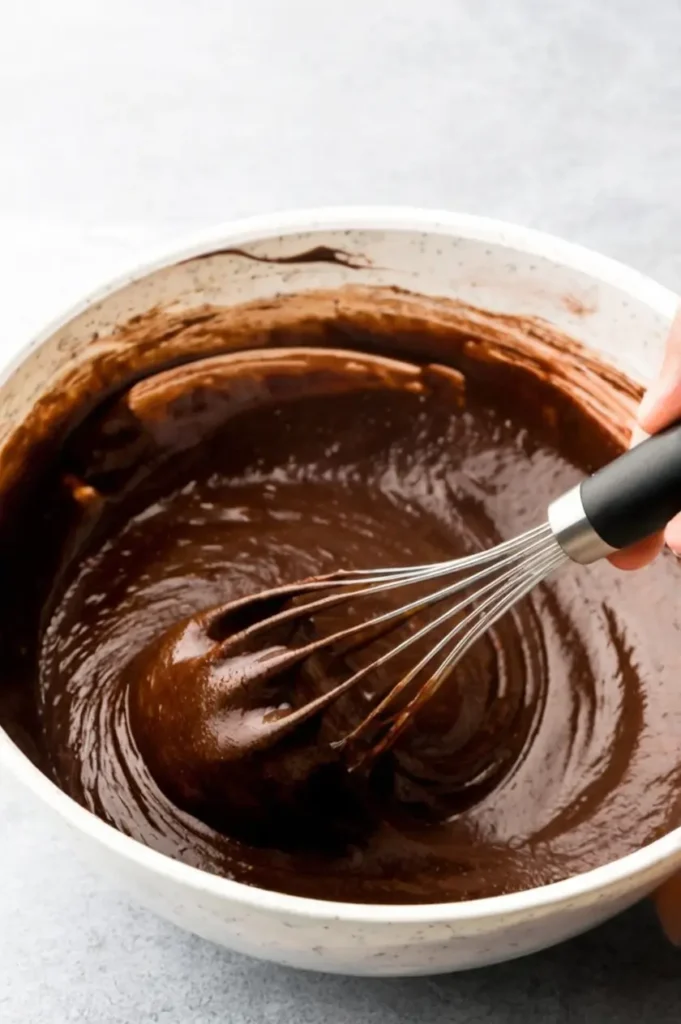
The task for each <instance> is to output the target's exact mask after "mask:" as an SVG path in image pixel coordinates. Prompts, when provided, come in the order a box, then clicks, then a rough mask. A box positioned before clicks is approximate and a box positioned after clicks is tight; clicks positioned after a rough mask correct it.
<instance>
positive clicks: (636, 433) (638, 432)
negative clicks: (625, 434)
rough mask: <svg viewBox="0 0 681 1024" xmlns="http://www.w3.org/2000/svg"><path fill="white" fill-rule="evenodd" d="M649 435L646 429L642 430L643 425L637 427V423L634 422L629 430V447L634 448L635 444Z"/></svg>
mask: <svg viewBox="0 0 681 1024" xmlns="http://www.w3.org/2000/svg"><path fill="white" fill-rule="evenodd" d="M649 437H650V434H649V433H648V432H647V431H646V430H644V429H643V427H639V425H638V423H635V424H634V426H633V429H632V431H631V439H630V441H629V447H630V448H635V447H636V445H637V444H640V443H641V441H645V440H647V439H648V438H649Z"/></svg>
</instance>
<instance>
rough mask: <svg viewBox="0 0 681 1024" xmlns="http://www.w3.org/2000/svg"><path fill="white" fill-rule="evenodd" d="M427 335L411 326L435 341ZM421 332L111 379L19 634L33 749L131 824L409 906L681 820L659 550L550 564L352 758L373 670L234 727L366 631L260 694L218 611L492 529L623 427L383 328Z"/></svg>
mask: <svg viewBox="0 0 681 1024" xmlns="http://www.w3.org/2000/svg"><path fill="white" fill-rule="evenodd" d="M445 333H446V332H445ZM405 339H406V342H405ZM431 342H432V339H431V338H429V335H428V332H427V331H426V330H423V332H422V337H421V340H420V345H421V348H422V350H423V352H424V353H427V352H428V350H429V345H430V344H431ZM414 344H415V343H414V333H413V329H412V327H411V326H410V329H409V331H406V330H405V334H404V338H400V334H399V331H397V332H393V334H392V340H390V339H387V338H384V339H383V340H382V341H381V344H380V345H372V344H365V345H362V346H361V347H363V348H366V350H367V351H366V352H365V353H362V352H361V347H360V345H359V344H358V345H357V348H358V349H360V350H359V351H356V352H355V353H349V352H345V353H344V352H330V351H324V350H322V349H307V350H283V351H281V350H280V351H278V352H277V351H275V352H269V354H268V353H266V352H255V353H251V354H249V355H246V356H244V355H241V356H234V355H226V356H217V357H215V358H211V359H208V360H200V361H197V362H193V363H191V364H189V366H184V367H180V368H178V369H174V370H168V371H164V372H162V373H157V374H154V375H152V376H151V377H149V378H148V379H146V380H144V381H142V382H141V383H138V384H136V385H134V386H132V387H130V388H129V389H127V390H125V391H124V392H123V393H122V394H121V395H120V396H119V397H118V398H117V399H116V400H115V401H113V402H109V403H107V404H106V405H105V406H104V407H102V408H101V409H99V410H96V411H95V412H94V414H92V415H90V417H89V418H88V419H87V420H86V422H85V423H84V424H83V425H82V426H81V427H80V428H79V429H78V430H76V431H75V432H74V433H73V434H72V435H71V437H70V439H69V440H68V441H67V443H66V444H65V445H64V446H63V447H62V450H61V453H60V455H59V457H58V459H57V463H56V464H57V466H58V472H57V473H56V475H55V479H58V484H57V483H55V484H54V486H55V487H57V491H58V495H59V500H60V501H61V502H62V503H63V506H64V508H65V509H70V510H71V511H72V512H73V510H74V509H75V510H76V512H75V513H74V523H72V524H71V525H70V526H69V529H68V530H66V531H62V532H61V534H60V536H61V538H62V539H61V541H60V543H61V548H60V554H59V556H58V557H57V558H55V559H54V562H55V563H57V564H60V565H61V568H60V569H59V570H58V571H57V570H56V569H55V570H54V571H53V572H52V576H51V579H52V582H51V583H50V587H49V589H50V596H49V599H48V600H47V602H46V603H45V607H44V611H43V616H42V623H41V626H40V629H39V634H38V639H37V644H36V646H35V647H34V651H33V655H32V657H33V658H34V664H35V666H36V668H37V672H38V677H39V678H38V709H39V730H40V732H39V746H40V748H41V750H42V751H43V753H44V755H45V756H46V757H47V760H48V763H49V770H50V771H51V772H52V774H53V776H54V777H55V778H56V780H57V781H58V782H59V784H60V785H61V786H62V787H63V788H64V789H65V790H66V791H67V792H69V793H70V794H71V795H72V796H74V797H75V798H76V799H77V800H78V801H80V802H81V803H83V804H84V805H85V806H86V807H88V808H90V809H91V810H93V811H94V812H95V813H96V814H98V815H100V816H101V817H103V818H104V819H105V820H107V821H109V822H111V823H112V824H114V825H115V826H116V827H118V828H120V829H121V830H122V831H124V832H126V833H128V834H129V835H132V836H134V837H135V838H138V839H140V840H141V841H143V842H145V843H147V844H149V845H150V846H152V847H154V848H156V849H158V850H161V851H163V852H165V853H167V854H169V855H171V856H174V857H177V858H179V859H182V860H185V861H187V862H188V863H191V864H194V865H196V866H199V867H202V868H205V869H206V870H210V871H214V872H217V873H222V874H225V875H227V876H228V877H231V878H236V879H237V880H240V881H244V882H247V883H250V884H254V885H259V886H262V887H267V888H273V889H278V890H281V891H285V892H291V893H298V894H302V895H307V896H315V897H319V898H322V899H324V898H332V899H337V900H348V901H358V902H379V903H391V902H394V903H420V902H439V901H447V900H458V899H471V898H476V897H482V896H490V895H495V894H499V893H504V892H510V891H514V890H519V889H524V888H530V887H533V886H537V885H541V884H544V883H547V882H550V881H554V880H557V879H560V878H564V877H566V876H568V875H571V874H574V873H576V872H579V871H584V870H586V869H588V868H591V867H594V866H596V865H598V864H602V863H605V862H606V861H609V860H612V859H614V858H615V857H617V856H620V855H623V854H625V853H628V852H630V851H632V850H634V849H636V848H637V847H639V846H641V845H642V844H645V843H646V842H648V841H651V840H652V839H654V838H656V837H657V836H659V835H661V834H663V833H664V832H665V831H667V830H668V829H669V828H671V827H674V826H675V825H677V824H678V823H679V818H680V817H681V815H680V813H679V796H678V794H679V781H680V779H679V775H680V771H681V744H679V742H678V736H679V735H680V734H681V733H680V727H681V688H679V686H678V679H677V676H678V668H679V643H680V641H679V636H680V624H681V617H680V616H679V613H678V610H677V602H676V601H675V599H674V595H675V594H676V593H677V592H678V570H677V566H676V563H675V561H674V560H673V559H672V558H670V557H664V558H661V559H659V560H658V562H657V563H656V564H655V565H654V566H652V567H651V568H650V569H648V570H646V571H644V572H642V573H639V574H637V575H636V577H632V576H627V575H624V574H618V573H617V572H616V571H614V570H613V569H612V568H611V567H610V566H608V565H605V564H602V565H597V566H595V567H592V568H589V569H585V568H582V567H578V566H568V567H567V568H565V569H564V570H562V571H561V573H560V574H559V575H558V576H557V577H556V578H555V579H553V580H551V581H550V582H548V583H546V584H544V585H543V586H541V587H540V588H538V589H537V590H536V591H535V592H534V593H533V594H532V595H531V597H530V598H528V599H525V600H524V601H523V602H521V604H519V605H518V606H517V607H516V608H515V609H514V610H513V612H512V613H510V614H509V615H508V616H507V617H506V618H504V619H503V620H502V621H500V622H499V623H498V624H497V626H496V627H494V628H493V629H492V630H491V631H490V633H489V634H488V635H487V636H486V637H485V638H484V639H483V640H482V641H481V642H480V643H479V644H478V645H477V646H476V647H475V649H474V650H473V651H472V652H471V654H470V655H469V656H468V657H467V658H466V659H465V661H464V662H463V663H462V664H461V665H460V666H459V668H458V669H457V670H456V672H455V673H454V675H453V677H452V678H451V679H450V681H449V682H448V684H447V685H446V687H445V688H444V689H443V691H441V693H440V694H439V695H438V697H437V699H436V700H435V701H433V702H432V703H431V704H430V705H429V706H428V708H427V709H426V710H425V711H424V712H423V713H422V714H421V715H420V716H419V718H418V720H417V721H416V722H415V724H414V726H413V727H412V728H411V729H410V730H409V731H408V732H407V733H405V735H404V736H403V737H402V738H401V740H400V741H399V743H398V745H397V747H396V748H395V749H394V750H393V751H392V752H391V753H389V754H388V755H386V756H385V757H384V758H383V759H382V760H381V761H380V762H379V763H378V764H377V765H376V766H375V767H374V769H373V770H372V771H371V772H365V773H355V774H353V775H350V776H349V775H348V774H347V772H346V771H345V769H344V767H343V763H342V760H341V759H340V757H339V755H338V754H337V753H335V752H334V750H333V748H332V747H331V745H330V742H331V741H332V740H333V739H334V738H338V736H339V735H342V734H343V732H344V731H346V730H347V728H348V727H349V726H352V724H354V723H356V721H357V720H358V718H360V717H361V716H362V714H363V713H365V711H366V707H367V706H370V704H371V701H372V699H373V698H372V693H373V691H372V689H371V687H369V688H367V689H366V690H364V691H363V692H362V693H360V694H356V695H354V696H353V697H352V698H350V699H348V700H345V701H344V703H342V704H341V705H339V706H337V707H335V708H333V709H332V710H331V711H330V712H327V713H325V714H324V715H323V716H320V717H319V718H317V719H315V720H313V721H312V722H311V723H308V724H307V725H306V726H305V727H304V728H303V729H301V730H300V731H299V732H297V733H295V734H294V736H292V737H289V738H288V739H287V740H286V742H284V743H281V744H275V745H268V746H267V747H266V749H260V748H259V747H258V745H257V743H255V744H254V745H253V748H252V749H248V750H247V751H246V753H245V754H244V750H245V749H246V748H248V743H245V745H244V737H246V739H248V738H249V737H252V736H257V734H258V730H259V729H261V727H262V722H263V714H267V715H271V714H272V712H276V711H277V709H279V710H280V711H282V712H283V713H285V712H286V710H287V709H288V708H290V707H295V706H298V705H299V703H300V702H301V701H303V700H304V699H308V697H309V696H310V695H314V694H315V693H318V692H320V689H323V688H324V687H325V686H326V685H328V681H329V679H334V678H336V677H338V676H339V675H342V673H343V672H344V671H346V670H348V671H350V670H351V669H352V667H353V666H356V665H357V664H361V663H362V660H361V659H362V658H363V657H365V656H366V651H363V650H361V649H360V650H359V651H352V652H350V653H347V652H346V653H345V654H343V655H342V656H340V657H338V658H336V659H335V660H332V662H328V661H326V662H319V663H316V664H313V665H311V666H307V668H306V670H305V672H303V673H302V674H301V673H294V675H293V676H288V677H286V678H285V679H283V680H277V681H276V682H275V683H274V684H273V687H272V689H271V691H269V692H268V693H267V694H265V695H264V698H265V699H260V697H262V695H260V697H259V698H258V700H257V701H256V702H255V705H254V704H253V702H249V699H248V698H247V697H246V698H245V697H244V693H243V691H242V690H239V688H238V687H237V688H235V687H234V685H233V681H234V680H233V675H232V676H230V672H229V671H228V669H226V668H225V665H224V663H223V662H222V660H221V658H220V651H219V644H220V641H221V639H222V636H223V634H222V633H221V624H220V617H219V613H215V612H213V611H212V609H214V608H216V607H218V608H219V606H220V605H221V604H223V603H224V602H227V601H230V600H232V599H234V598H236V597H239V596H242V595H247V594H249V593H253V592H255V591H257V590H260V589H263V588H266V587H271V586H275V585H277V584H279V583H285V582H289V581H294V580H296V579H299V578H301V577H305V576H308V575H311V574H316V573H320V572H326V571H330V570H333V569H336V568H365V567H373V566H383V565H386V566H387V565H398V564H412V563H424V562H430V561H438V560H441V559H445V558H451V557H455V556H457V555H463V554H468V553H471V552H474V551H477V550H480V549H481V548H486V547H489V546H491V545H493V544H496V543H498V542H499V541H501V540H504V539H507V538H509V537H511V536H513V535H515V534H516V533H518V532H521V531H522V530H525V529H527V528H529V527H531V526H533V525H536V524H538V523H540V522H542V521H543V520H544V518H545V513H546V507H547V505H548V504H549V502H550V501H551V500H552V499H553V498H554V497H555V496H557V495H558V494H560V493H562V492H563V491H564V490H566V489H567V488H568V487H570V486H571V485H572V484H574V483H575V481H576V480H577V479H578V478H579V477H580V475H581V474H582V473H583V472H584V471H586V470H589V469H591V468H594V467H595V466H596V465H599V464H601V463H602V462H604V461H606V460H607V459H608V458H610V457H612V455H613V454H614V453H615V452H616V451H617V450H618V443H619V435H618V432H617V430H612V431H611V430H608V429H607V423H605V422H603V421H601V422H599V417H598V415H597V414H596V415H595V414H594V411H593V409H592V410H590V412H589V413H587V412H586V411H585V409H584V408H583V407H582V405H580V403H579V402H578V401H577V400H575V399H573V397H572V396H571V395H569V394H567V393H566V389H565V388H563V389H559V388H555V387H554V385H553V383H552V381H551V380H550V379H547V375H544V378H543V379H538V378H537V376H536V373H530V372H529V371H528V370H527V368H526V367H522V366H520V367H518V366H509V365H506V364H499V363H497V362H494V361H492V362H490V361H489V360H486V359H483V358H482V357H481V356H482V353H476V352H471V351H470V349H466V348H465V346H464V347H462V346H461V344H460V339H459V338H458V336H455V335H454V334H453V335H452V343H451V359H450V360H449V362H450V363H451V366H452V367H454V368H455V369H454V371H453V372H452V370H451V368H448V367H447V366H446V365H445V360H443V359H442V350H443V343H442V336H441V335H440V336H439V337H438V344H437V348H438V357H439V358H438V363H439V365H438V366H425V367H424V366H419V365H416V364H410V363H391V362H389V361H386V360H384V359H381V358H379V357H378V356H376V355H374V354H371V349H372V348H374V349H376V348H379V349H381V350H382V351H386V350H388V351H389V350H390V348H391V346H392V351H393V352H394V354H395V355H396V356H397V357H398V358H399V357H400V356H402V355H403V353H404V352H405V350H407V349H411V350H413V348H414ZM606 377H607V374H606V375H605V377H604V379H605V378H606ZM607 387H608V388H611V389H614V390H613V393H614V391H616V386H615V385H613V384H612V381H610V382H609V383H608V384H607ZM604 406H605V407H607V403H606V402H601V403H600V404H599V403H598V402H596V403H595V407H596V410H598V409H599V408H600V409H601V410H602V409H603V407H604ZM620 427H621V425H620V426H619V427H618V429H620ZM54 465H55V463H54V462H53V463H52V468H53V469H54ZM67 518H68V517H67ZM64 538H66V539H64ZM386 600H387V599H386ZM376 601H379V603H380V599H379V598H377V599H376ZM373 610H375V609H374V608H369V609H368V608H367V607H366V606H365V605H359V604H358V605H357V607H355V606H352V607H350V609H349V610H347V611H344V612H339V613H337V618H336V619H334V620H333V622H332V623H331V624H332V625H334V624H336V625H337V624H338V623H339V622H340V623H343V624H344V623H347V622H350V621H355V620H356V616H357V615H362V616H365V615H366V614H367V613H368V612H371V611H373ZM353 616H354V617H355V619H353ZM384 642H385V639H383V640H380V641H378V643H379V644H380V643H384ZM5 643H7V639H6V638H5ZM358 659H359V660H358ZM178 666H179V667H178ZM402 667H404V663H402ZM395 671H397V667H396V669H395ZM387 682H389V680H387ZM385 685H386V679H383V680H381V679H378V680H376V681H375V682H374V689H380V688H381V687H382V686H385ZM5 717H7V711H6V710H5Z"/></svg>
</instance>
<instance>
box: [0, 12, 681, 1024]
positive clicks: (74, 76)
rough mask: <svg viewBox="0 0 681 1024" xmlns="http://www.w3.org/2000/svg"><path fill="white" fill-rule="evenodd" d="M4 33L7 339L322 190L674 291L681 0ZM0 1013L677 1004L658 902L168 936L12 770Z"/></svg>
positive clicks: (18, 26) (16, 20) (249, 1014)
mask: <svg viewBox="0 0 681 1024" xmlns="http://www.w3.org/2000/svg"><path fill="white" fill-rule="evenodd" d="M2 21H3V26H2V29H1V30H0V131H1V132H2V136H1V138H2V149H1V155H0V282H1V285H2V294H3V313H2V330H1V331H0V357H1V358H2V359H3V360H4V359H5V358H6V357H8V356H9V355H10V354H11V353H12V352H13V351H14V350H15V349H16V347H17V346H18V344H20V342H21V341H22V340H23V339H25V338H26V337H28V336H29V335H30V333H31V332H32V331H33V330H35V329H36V328H39V327H40V326H41V325H42V324H43V323H44V322H45V320H46V319H48V318H49V317H50V316H51V315H53V314H54V313H56V312H57V311H59V310H60V309H61V308H62V307H64V306H65V305H67V304H68V303H70V302H71V301H72V300H74V299H76V298H78V297H79V296H80V295H81V294H82V293H83V292H84V291H86V290H87V289H88V288H90V287H91V286H93V285H94V284H96V283H98V282H99V281H100V280H101V279H102V278H103V277H105V276H107V275H108V274H109V273H115V272H117V271H118V270H119V269H121V268H123V266H124V265H125V263H126V261H128V260H129V259H130V258H131V257H134V255H135V253H136V251H137V250H138V249H139V247H141V246H143V245H146V244H148V243H150V242H158V241H161V240H164V239H167V238H169V237H171V236H174V235H176V234H178V233H180V232H182V231H185V230H189V229H193V228H198V227H203V226H207V225H209V224H212V223H215V222H216V221H220V220H224V219H227V218H230V217H233V216H236V215H243V214H248V213H253V212H263V211H267V210H271V209H273V208H278V207H284V206H296V205H297V206H300V205H308V206H309V205H321V204H327V203H363V202H385V203H409V204H416V205H427V206H441V207H450V208H453V209H460V210H466V211H469V212H476V213H485V214H489V215H493V216H499V217H504V218H506V219H509V220H515V221H518V222H521V223H524V224H527V225H530V226H532V227H536V228H543V229H546V230H549V231H553V232H555V233H558V234H561V235H564V236H565V237H567V238H570V239H572V240H574V241H579V242H582V243H585V244H587V245H591V246H593V247H594V248H597V249H600V250H602V251H604V252H606V253H608V254H609V255H612V256H615V257H618V258H620V259H623V260H625V261H626V262H629V263H631V264H632V265H634V266H636V267H638V268H639V269H641V270H644V271H646V272H648V273H650V274H651V275H652V276H654V277H656V278H658V280H660V281H662V282H663V283H665V284H668V285H670V286H671V287H676V288H679V287H680V283H681V60H680V54H681V49H680V44H679V39H681V4H679V3H678V0H655V2H653V3H647V4H645V3H641V2H640V0H599V2H598V3H595V2H592V0H563V2H562V3H553V2H551V0H344V2H343V3H341V4H324V3H320V2H319V0H286V2H283V0H282V2H279V0H249V2H248V3H246V4H242V3H237V0H222V2H217V0H192V2H191V3H190V2H189V0H145V2H140V0H117V2H116V3H111V2H109V3H107V2H105V0H97V2H95V3H93V2H91V0H61V2H59V3H55V2H54V0H24V2H23V4H7V5H6V9H4V10H3V18H2ZM0 827H1V829H2V839H1V840H0V871H1V875H2V880H3V885H2V887H1V888H0V1020H1V1021H2V1022H3V1024H15V1022H20V1021H21V1022H31V1024H33V1022H41V1021H49V1022H51V1024H52V1022H56V1024H61V1022H71V1021H87V1022H91V1024H98V1022H101V1024H123V1022H129V1021H132V1020H139V1021H158V1022H163V1024H189V1022H197V1024H208V1022H212V1021H216V1022H217V1021H224V1020H228V1021H234V1022H243V1024H246V1022H251V1021H254V1022H255V1021H273V1022H274V1021H276V1022H279V1021H286V1022H288V1021H295V1022H297V1024H305V1022H311V1024H322V1022H324V1024H342V1022H345V1021H348V1022H349V1021H351V1020H353V1021H354V1020H358V1021H371V1022H375V1024H396V1022H400V1021H405V1022H407V1021H410V1022H411V1021H417V1020H418V1021H424V1022H428V1024H431V1022H432V1024H437V1022H440V1021H443V1022H444V1021H447V1022H459V1021H461V1022H463V1021H466V1022H468V1021H470V1022H478V1021H480V1022H483V1021H484V1022H493V1024H497V1022H498V1024H502V1022H521V1021H527V1022H530V1021H535V1020H536V1021H543V1022H572V1021H574V1022H578V1021H580V1022H581V1021H594V1022H602V1021H615V1022H617V1021H622V1022H632V1024H633V1022H637V1024H638V1022H639V1021H641V1020H644V1021H656V1022H662V1021H676V1020H679V1019H680V1018H681V977H680V975H681V954H679V953H678V952H677V951H676V950H674V949H672V948H671V947H669V946H667V945H666V944H665V942H664V941H663V939H662V938H661V936H660V935H659V933H658V931H657V927H656V924H655V921H654V918H653V915H652V911H651V910H650V908H649V907H648V906H647V905H646V906H641V907H638V908H635V909H634V910H632V911H631V912H629V913H628V914H625V915H624V916H623V917H621V918H619V919H617V920H615V921H613V922H611V923H610V924H608V925H606V926H605V927H603V928H601V929H599V930H597V931H595V932H592V933H591V934H589V935H587V936H584V937H582V938H580V939H577V940H574V941H573V942H570V943H568V944H566V945H564V946H561V947H559V948H557V949H554V950H550V951H548V952H546V953H543V954H539V955H537V956H534V957H530V958H528V959H526V960H523V961H518V962H516V963H511V964H505V965H502V966H499V967H494V968H488V969H485V970H481V971H477V972H472V973H469V974H465V975H451V976H448V977H440V978H434V979H420V980H385V981H383V980H381V981H373V980H355V979H345V978H333V977H323V976H319V975H305V974H298V973H295V972H292V971H289V970H285V969H283V968H278V967H273V966H271V965H267V964H262V963H258V962H255V961H251V960H247V959H244V958H242V957H239V956H236V955H232V954H230V953H228V952H225V951H223V950H220V949H217V948H214V947H212V946H210V945H208V944H207V943H204V942H202V941H200V940H198V939H195V938H193V937H191V936H188V935H185V934H182V933H180V932H178V931H176V930H175V929H174V928H172V927H171V926H170V925H167V924H165V923H164V922H162V921H159V920H157V919H156V918H155V917H153V916H151V915H150V914H148V913H146V912H144V911H142V910H139V909H137V908H135V907H132V906H130V905H129V904H128V903H127V902H126V901H125V900H124V899H122V898H121V897H119V896H118V895H117V894H116V893H115V892H113V891H111V890H110V888H109V887H108V885H107V883H106V882H105V881H103V880H102V879H100V878H98V877H96V876H93V875H91V874H90V873H89V872H88V871H86V869H84V868H83V867H82V866H81V865H80V864H79V863H78V862H77V861H76V860H75V859H74V857H73V854H72V851H71V849H70V847H69V846H68V845H67V844H66V843H64V842H63V841H62V840H61V838H60V837H59V835H58V833H56V832H55V829H54V824H53V822H52V820H51V819H50V818H49V817H48V815H47V812H45V811H44V810H43V809H42V808H41V807H39V806H37V805H35V804H34V803H33V802H32V801H29V799H28V798H27V797H26V796H25V795H24V793H23V792H22V791H20V790H19V789H18V787H17V786H16V784H15V783H14V782H13V780H12V779H9V778H6V777H2V778H0Z"/></svg>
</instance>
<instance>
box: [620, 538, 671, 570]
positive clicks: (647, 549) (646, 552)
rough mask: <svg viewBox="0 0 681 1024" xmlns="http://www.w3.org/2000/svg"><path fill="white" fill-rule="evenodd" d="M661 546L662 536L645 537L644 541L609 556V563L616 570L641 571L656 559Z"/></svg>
mask: <svg viewBox="0 0 681 1024" xmlns="http://www.w3.org/2000/svg"><path fill="white" fill-rule="evenodd" d="M663 546H664V539H663V537H662V535H661V534H656V535H655V536H654V537H646V539H645V540H642V541H639V542H638V544H633V545H632V546H631V547H630V548H625V549H624V550H623V551H617V552H615V554H614V555H611V556H610V559H609V561H610V562H611V563H612V564H613V565H614V566H616V568H618V569H623V570H624V571H625V572H633V570H635V569H642V568H643V567H644V566H645V565H648V563H649V562H652V561H653V559H654V558H657V556H658V555H659V553H660V551H661V550H662V548H663Z"/></svg>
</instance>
